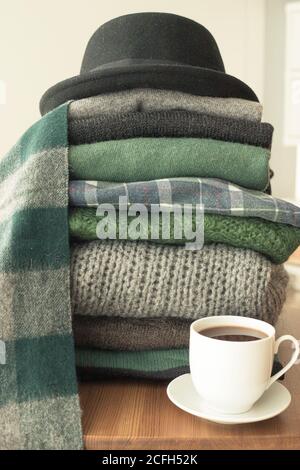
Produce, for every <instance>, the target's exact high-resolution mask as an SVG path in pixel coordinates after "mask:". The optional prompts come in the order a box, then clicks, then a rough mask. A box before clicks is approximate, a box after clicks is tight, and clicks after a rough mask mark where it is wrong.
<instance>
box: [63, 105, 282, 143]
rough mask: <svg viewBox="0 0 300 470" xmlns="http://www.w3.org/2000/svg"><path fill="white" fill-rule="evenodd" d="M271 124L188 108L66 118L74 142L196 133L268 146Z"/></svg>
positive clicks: (191, 134)
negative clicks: (188, 110) (184, 109)
mask: <svg viewBox="0 0 300 470" xmlns="http://www.w3.org/2000/svg"><path fill="white" fill-rule="evenodd" d="M272 134H273V126H271V124H268V123H255V122H251V121H246V120H243V119H232V118H230V117H222V116H209V115H207V114H199V113H193V112H187V111H152V112H135V113H120V114H109V115H107V114H106V115H105V114H100V115H99V116H96V117H91V118H81V119H74V120H69V142H70V144H73V145H79V144H89V143H93V142H99V141H101V142H103V141H104V140H118V139H129V138H133V137H198V138H208V139H218V140H224V141H227V142H240V143H241V144H249V145H255V146H258V147H266V148H270V147H271V142H272Z"/></svg>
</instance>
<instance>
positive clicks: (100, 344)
mask: <svg viewBox="0 0 300 470" xmlns="http://www.w3.org/2000/svg"><path fill="white" fill-rule="evenodd" d="M190 324H191V322H190V321H189V320H183V319H181V318H160V319H159V321H158V320H157V319H156V318H122V317H91V316H81V315H76V316H74V317H73V334H74V339H75V345H76V346H80V347H87V348H99V349H108V350H120V351H142V350H148V349H168V348H171V349H172V348H183V347H185V348H187V347H188V345H189V333H190Z"/></svg>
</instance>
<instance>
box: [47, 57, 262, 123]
mask: <svg viewBox="0 0 300 470" xmlns="http://www.w3.org/2000/svg"><path fill="white" fill-rule="evenodd" d="M132 88H159V89H165V90H176V91H182V92H185V93H190V94H193V95H199V96H212V97H222V98H241V99H245V100H250V101H258V98H257V96H256V95H255V93H254V91H253V90H252V89H251V88H250V87H249V86H248V85H246V84H245V83H244V82H242V81H241V80H239V79H237V78H235V77H233V76H231V75H228V74H226V73H223V72H218V71H216V70H211V69H205V68H201V67H194V66H190V65H169V64H166V65H162V64H151V65H149V64H145V65H143V64H142V65H130V66H129V65H124V66H117V67H113V66H111V67H109V68H104V69H101V68H98V69H97V70H94V71H91V72H88V73H85V74H80V75H77V76H75V77H72V78H69V79H66V80H63V81H62V82H59V83H57V84H56V85H54V86H53V87H51V88H49V89H48V90H47V91H46V93H44V95H43V96H42V98H41V100H40V112H41V114H42V115H44V114H46V113H48V112H49V111H51V110H52V109H54V108H56V107H57V106H59V105H61V104H62V103H65V102H66V101H69V100H78V99H82V98H88V97H91V96H96V95H101V94H103V93H111V92H116V91H122V90H128V89H132Z"/></svg>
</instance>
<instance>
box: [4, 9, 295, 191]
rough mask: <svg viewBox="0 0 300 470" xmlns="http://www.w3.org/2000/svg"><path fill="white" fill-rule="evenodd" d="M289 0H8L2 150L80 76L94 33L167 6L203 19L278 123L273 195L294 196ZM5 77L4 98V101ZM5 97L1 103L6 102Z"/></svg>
mask: <svg viewBox="0 0 300 470" xmlns="http://www.w3.org/2000/svg"><path fill="white" fill-rule="evenodd" d="M287 1H288V0H185V1H182V0H172V1H171V0H159V1H157V0H110V1H107V2H106V1H100V0H86V1H85V2H82V1H80V0H51V1H50V0H43V1H41V0H10V1H5V2H3V0H2V1H1V3H2V5H1V15H0V135H1V137H0V155H2V154H4V153H5V152H6V151H7V150H9V148H10V147H11V146H12V145H13V144H14V142H15V141H16V140H17V138H18V137H19V136H20V135H21V134H22V132H24V130H26V128H27V127H29V126H30V125H31V124H32V123H33V122H34V121H35V120H37V119H39V109H38V104H39V99H40V97H41V95H42V94H43V93H44V92H45V91H46V90H47V88H49V87H50V86H52V85H54V84H55V83H57V82H58V81H60V80H63V79H65V78H68V77H71V76H73V75H76V74H77V73H78V72H79V69H80V63H81V59H82V56H83V53H84V49H85V46H86V44H87V41H88V39H89V37H90V36H91V34H92V33H93V32H94V31H95V30H96V29H97V27H98V26H99V25H100V24H102V23H103V22H105V21H107V20H109V19H111V18H113V17H115V16H119V15H122V14H127V13H134V12H139V11H165V12H172V13H177V14H181V15H183V16H187V17H190V18H192V19H194V20H196V21H198V22H200V23H202V24H204V25H205V26H206V27H207V28H208V29H209V30H210V31H211V32H212V34H213V35H214V36H215V38H216V40H217V43H218V45H219V48H220V50H221V54H222V56H223V60H224V63H225V67H226V71H227V72H228V73H230V74H232V75H235V76H236V77H238V78H240V79H242V80H244V81H245V82H246V83H247V84H248V85H250V86H251V87H252V88H253V89H254V91H255V92H256V94H257V95H258V97H259V99H260V100H261V101H262V102H263V104H264V106H265V115H264V117H265V119H266V120H268V121H269V122H271V123H272V124H273V125H274V126H275V128H276V132H275V136H274V148H273V153H272V167H273V168H274V170H275V174H276V176H275V179H274V180H273V193H274V194H276V195H279V196H282V197H290V198H292V197H293V194H294V189H295V184H296V183H295V177H294V173H295V171H294V170H295V149H294V148H287V147H283V143H282V140H283V136H282V133H283V121H282V119H283V93H284V82H283V77H284V74H283V67H284V44H285V31H284V5H285V3H286V2H287ZM1 80H2V81H4V83H5V84H6V102H5V103H4V104H1V102H2V101H3V99H2V98H1ZM1 99H2V101H1Z"/></svg>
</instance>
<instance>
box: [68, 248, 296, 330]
mask: <svg viewBox="0 0 300 470" xmlns="http://www.w3.org/2000/svg"><path fill="white" fill-rule="evenodd" d="M287 282H288V277H287V274H286V273H285V270H284V268H283V267H282V266H281V265H274V264H272V263H271V262H270V261H269V260H268V259H267V258H265V257H264V256H262V255H260V254H258V253H256V252H254V251H251V250H243V249H239V248H232V247H230V246H227V245H221V244H212V245H207V246H205V247H204V248H203V249H202V250H199V251H189V250H186V249H185V248H184V247H182V248H180V247H171V246H158V245H155V244H151V243H147V242H141V241H139V242H128V241H93V242H90V243H84V244H80V245H74V246H73V248H72V260H71V289H72V304H73V313H74V314H77V315H96V316H98V315H99V316H100V315H102V316H103V315H106V316H121V317H179V318H189V319H196V318H199V317H201V316H209V315H224V314H225V315H245V316H249V317H255V318H260V319H263V320H265V321H268V322H270V323H272V324H275V323H276V320H277V317H278V315H279V313H280V310H281V308H282V304H283V302H284V300H285V290H286V286H287Z"/></svg>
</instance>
